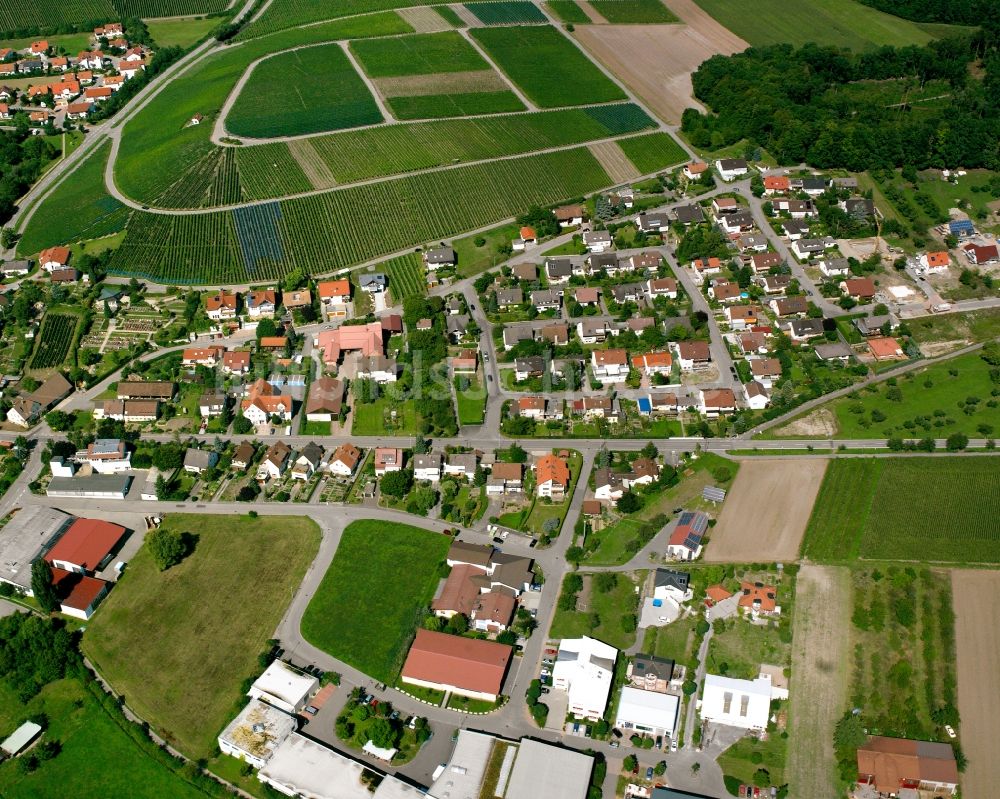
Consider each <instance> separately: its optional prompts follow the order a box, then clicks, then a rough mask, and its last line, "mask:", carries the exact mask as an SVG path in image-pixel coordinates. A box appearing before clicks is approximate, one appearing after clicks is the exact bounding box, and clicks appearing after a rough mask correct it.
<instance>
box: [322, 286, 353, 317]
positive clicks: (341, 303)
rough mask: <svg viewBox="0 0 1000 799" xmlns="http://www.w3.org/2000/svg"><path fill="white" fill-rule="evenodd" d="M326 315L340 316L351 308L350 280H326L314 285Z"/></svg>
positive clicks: (344, 314) (345, 314)
mask: <svg viewBox="0 0 1000 799" xmlns="http://www.w3.org/2000/svg"><path fill="white" fill-rule="evenodd" d="M316 290H317V291H318V292H319V301H320V303H321V304H322V306H323V309H324V310H325V311H326V315H327V316H332V317H337V318H342V317H345V316H347V315H348V313H349V311H350V309H351V281H350V280H326V281H323V282H322V283H320V284H318V285H317V286H316Z"/></svg>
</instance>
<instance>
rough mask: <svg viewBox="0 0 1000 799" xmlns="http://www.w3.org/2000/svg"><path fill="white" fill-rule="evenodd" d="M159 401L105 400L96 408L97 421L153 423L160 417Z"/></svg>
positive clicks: (95, 416)
mask: <svg viewBox="0 0 1000 799" xmlns="http://www.w3.org/2000/svg"><path fill="white" fill-rule="evenodd" d="M159 408H160V403H159V402H158V401H157V400H117V399H113V400H104V401H103V402H99V403H98V404H97V406H96V407H95V408H94V418H95V419H114V420H116V421H119V422H152V421H154V420H155V419H156V417H157V416H158V415H159Z"/></svg>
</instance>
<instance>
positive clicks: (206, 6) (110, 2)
mask: <svg viewBox="0 0 1000 799" xmlns="http://www.w3.org/2000/svg"><path fill="white" fill-rule="evenodd" d="M226 5H227V0H37V2H28V1H27V0H3V2H0V35H3V36H4V37H5V38H6V37H15V36H17V35H19V34H21V33H25V34H30V33H33V32H35V31H52V32H55V31H57V30H62V29H71V28H73V27H78V28H83V29H87V28H90V27H93V26H94V25H100V24H101V23H103V22H110V21H112V20H120V19H133V18H136V17H142V18H148V17H170V16H180V15H185V14H213V13H216V12H218V11H222V10H223V9H224V8H225V7H226Z"/></svg>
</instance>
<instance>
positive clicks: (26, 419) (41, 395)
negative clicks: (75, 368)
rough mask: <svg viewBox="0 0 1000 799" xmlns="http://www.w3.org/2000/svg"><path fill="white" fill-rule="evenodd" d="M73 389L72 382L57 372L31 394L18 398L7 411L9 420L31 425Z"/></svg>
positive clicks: (14, 422)
mask: <svg viewBox="0 0 1000 799" xmlns="http://www.w3.org/2000/svg"><path fill="white" fill-rule="evenodd" d="M72 391H73V386H72V384H71V383H70V382H69V381H68V380H67V379H66V378H65V377H63V376H62V375H61V374H59V373H58V372H56V373H55V374H54V375H52V377H50V378H49V379H48V380H46V381H45V382H44V383H42V385H40V386H39V387H38V388H37V389H35V390H34V391H33V392H32V393H31V394H30V395H29V396H27V397H18V398H17V399H16V400H15V401H14V404H13V405H12V406H11V408H10V410H8V411H7V421H9V422H12V423H13V424H16V425H19V426H21V427H30V426H31V425H32V424H34V423H35V421H37V420H38V418H39V417H40V416H41V415H42V414H43V413H45V412H46V411H48V410H49V409H50V408H53V407H54V406H55V405H56V403H57V402H59V401H60V400H61V399H63V398H64V397H66V396H67V395H68V394H70V393H71V392H72Z"/></svg>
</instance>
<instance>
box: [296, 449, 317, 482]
mask: <svg viewBox="0 0 1000 799" xmlns="http://www.w3.org/2000/svg"><path fill="white" fill-rule="evenodd" d="M322 463H323V448H322V447H321V446H319V444H316V443H315V442H313V441H310V442H309V443H308V444H306V445H305V446H304V447H303V448H302V450H301V451H300V452H299V456H298V457H297V458H296V459H295V462H294V463H293V464H292V479H293V480H308V479H309V478H310V477H312V476H313V475H314V474H315V473H316V471H317V470H318V469H319V467H320V464H322Z"/></svg>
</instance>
